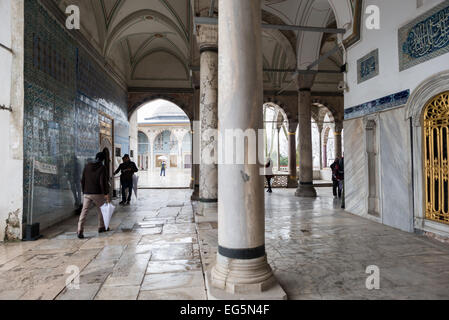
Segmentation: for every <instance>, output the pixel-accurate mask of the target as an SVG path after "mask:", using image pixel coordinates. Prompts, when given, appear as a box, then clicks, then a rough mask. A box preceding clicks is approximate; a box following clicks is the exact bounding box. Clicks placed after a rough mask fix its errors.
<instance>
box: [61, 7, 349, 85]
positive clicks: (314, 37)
mask: <svg viewBox="0 0 449 320" xmlns="http://www.w3.org/2000/svg"><path fill="white" fill-rule="evenodd" d="M54 1H55V2H56V3H57V4H58V5H59V7H60V8H61V10H63V11H65V8H66V7H67V6H68V5H71V4H75V5H78V6H79V8H80V12H81V26H82V27H81V32H82V33H83V34H84V36H85V37H86V38H87V39H88V41H89V42H90V43H91V44H92V45H93V47H94V48H95V49H96V50H97V51H98V52H99V53H100V54H101V55H102V56H104V57H105V59H106V60H107V61H108V63H109V64H110V65H112V66H113V67H114V69H115V70H116V71H117V72H118V73H119V74H120V75H121V77H122V78H123V80H124V81H125V82H126V83H127V85H128V86H129V87H188V88H190V87H192V85H193V83H194V82H195V78H196V76H197V75H196V74H195V72H191V71H190V68H191V67H198V66H199V52H198V47H197V45H196V39H195V35H194V22H193V19H194V18H193V17H194V16H207V15H209V11H210V5H211V0H54ZM218 1H219V0H216V1H214V2H215V10H214V14H215V16H216V15H217V11H218V9H217V8H218ZM333 1H336V0H265V1H264V3H263V12H262V19H263V21H264V23H269V24H289V25H307V26H319V27H326V26H330V25H336V24H339V22H338V21H336V18H335V15H334V11H333V9H332V8H331V5H330V3H332V2H333ZM339 1H342V0H339ZM343 1H349V0H343ZM262 36H263V38H262V39H263V60H264V67H265V68H267V69H268V68H269V69H295V68H296V67H297V66H298V67H303V66H307V65H308V64H310V63H312V62H313V61H314V60H315V59H316V57H317V55H319V54H320V53H321V52H323V50H324V51H326V50H328V49H329V48H332V46H333V45H334V44H335V43H336V41H337V38H336V37H325V38H324V39H323V38H322V34H321V33H312V32H297V31H296V32H294V31H278V30H271V29H264V30H263V35H262ZM341 63H342V57H341V53H339V52H337V53H336V54H334V55H332V56H331V57H330V58H329V59H326V60H325V61H323V62H322V63H321V64H320V66H319V68H324V69H329V68H334V69H336V70H338V69H339V67H340V65H341ZM291 76H292V74H291V73H286V72H284V73H280V72H277V73H275V72H266V73H265V74H264V82H265V87H266V88H267V89H275V90H278V89H279V90H280V89H284V88H285V89H288V90H292V89H294V87H292V81H291V78H292V77H291ZM324 77H325V79H322V78H323V77H321V76H319V77H317V81H316V82H318V84H317V86H318V89H320V90H330V89H332V90H334V91H336V84H337V83H338V81H339V80H341V76H340V75H334V76H327V75H326V76H324Z"/></svg>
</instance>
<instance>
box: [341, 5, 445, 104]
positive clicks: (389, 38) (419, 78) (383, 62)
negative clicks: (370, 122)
mask: <svg viewBox="0 0 449 320" xmlns="http://www.w3.org/2000/svg"><path fill="white" fill-rule="evenodd" d="M363 3H364V8H363V11H362V12H365V8H366V7H367V6H369V5H377V6H378V7H379V9H380V30H368V29H367V28H366V26H365V19H362V21H361V41H360V42H358V43H357V44H355V45H354V46H352V47H350V48H349V49H348V51H347V61H348V74H347V84H348V87H349V91H348V92H346V93H345V109H347V108H352V107H355V106H359V105H361V104H364V103H367V102H370V101H373V100H376V99H379V98H382V97H386V96H389V95H392V94H396V93H399V92H403V91H406V90H410V92H413V90H414V89H415V88H416V87H417V86H418V85H419V84H420V83H421V82H423V81H424V80H425V79H427V78H428V77H431V76H432V75H434V74H436V73H438V72H440V71H442V70H445V69H446V70H447V69H449V43H447V44H446V46H445V47H446V48H447V51H445V50H444V49H443V50H432V48H431V49H429V50H428V52H422V53H420V55H421V54H422V55H423V56H426V58H431V57H434V58H433V59H430V60H426V59H423V58H419V59H417V60H418V62H420V63H419V64H417V65H414V66H412V67H409V68H408V69H406V70H403V71H400V70H401V66H400V54H399V53H400V52H401V56H403V54H402V53H404V50H405V51H407V44H410V42H409V43H407V37H408V35H409V32H410V30H411V26H410V28H405V29H403V32H402V33H403V34H401V39H399V38H400V36H399V30H400V29H401V28H402V27H406V26H407V25H408V24H410V23H412V25H413V24H414V23H415V24H416V23H417V22H419V21H414V19H415V18H417V17H420V16H421V15H423V14H426V13H428V12H430V13H432V12H431V10H432V9H433V8H435V6H438V5H441V7H440V9H444V8H447V7H449V1H447V0H426V1H424V3H423V5H422V6H420V7H418V6H417V1H413V0H398V1H380V0H364V1H363ZM448 10H449V9H448ZM438 11H440V10H437V12H438ZM446 15H447V12H446ZM363 17H365V18H366V17H367V16H366V15H364V16H363ZM445 19H446V24H447V16H446V18H445ZM424 20H425V19H424ZM443 36H444V37H446V38H447V37H448V34H447V33H446V35H444V34H443ZM424 40H425V39H424ZM404 45H405V49H404ZM376 49H378V50H379V52H378V60H379V61H378V62H379V66H378V67H379V70H378V72H379V74H378V75H377V76H375V77H373V78H371V79H369V80H367V81H364V82H361V83H360V84H359V83H358V82H359V81H358V80H359V78H360V75H358V72H357V70H358V68H357V62H358V61H359V60H360V59H361V58H363V57H364V56H366V55H367V54H369V53H370V52H372V51H374V50H376ZM444 52H446V53H444ZM436 53H437V54H439V53H444V54H442V55H439V56H437V55H436ZM405 57H406V56H405ZM402 59H403V60H404V59H405V58H402ZM406 60H407V59H406ZM408 60H410V57H409V59H408ZM411 65H412V64H409V65H408V66H411Z"/></svg>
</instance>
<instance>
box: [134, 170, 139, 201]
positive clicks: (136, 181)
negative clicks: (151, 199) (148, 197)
mask: <svg viewBox="0 0 449 320" xmlns="http://www.w3.org/2000/svg"><path fill="white" fill-rule="evenodd" d="M138 183H139V176H137V175H135V174H133V190H134V194H135V195H136V199H137V185H138Z"/></svg>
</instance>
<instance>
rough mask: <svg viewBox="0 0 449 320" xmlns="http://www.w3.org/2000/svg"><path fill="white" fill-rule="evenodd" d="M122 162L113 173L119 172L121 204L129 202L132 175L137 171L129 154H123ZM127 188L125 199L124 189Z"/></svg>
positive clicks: (131, 191)
mask: <svg viewBox="0 0 449 320" xmlns="http://www.w3.org/2000/svg"><path fill="white" fill-rule="evenodd" d="M122 159H123V163H122V164H121V165H120V166H119V167H118V169H117V170H116V171H115V173H114V174H117V173H119V172H121V173H122V174H121V176H120V184H121V185H122V202H120V204H121V205H124V204H127V205H129V203H130V202H131V196H132V194H133V175H134V173H136V172H138V171H139V170H138V169H137V166H136V164H135V163H134V162H132V161H131V159H130V158H129V155H127V154H125V155H124V156H123V158H122ZM127 190H128V199H126V191H127Z"/></svg>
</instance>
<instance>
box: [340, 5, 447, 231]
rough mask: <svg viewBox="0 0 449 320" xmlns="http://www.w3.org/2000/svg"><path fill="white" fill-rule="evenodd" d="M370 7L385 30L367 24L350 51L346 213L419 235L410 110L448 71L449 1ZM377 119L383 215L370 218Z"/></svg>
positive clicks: (347, 98) (363, 23) (378, 173)
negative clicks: (416, 96)
mask: <svg viewBox="0 0 449 320" xmlns="http://www.w3.org/2000/svg"><path fill="white" fill-rule="evenodd" d="M369 5H377V6H378V7H379V8H380V30H368V29H367V28H366V26H365V21H364V19H362V33H361V41H360V42H359V43H357V44H355V45H354V46H353V47H351V48H349V49H348V51H347V60H348V74H347V76H346V78H347V79H346V80H347V83H348V87H349V90H348V91H347V92H345V122H344V125H345V129H344V130H345V141H344V144H345V150H346V152H345V179H346V181H345V188H346V209H347V210H348V211H350V212H352V213H355V214H358V215H361V216H364V217H367V218H370V219H373V220H376V221H378V222H381V223H384V224H386V225H389V226H392V227H395V228H398V229H401V230H404V231H408V232H413V231H414V224H413V220H414V207H413V197H414V195H413V193H414V192H413V179H412V178H413V173H412V143H411V130H410V121H409V120H407V119H406V110H405V109H406V107H405V105H406V104H407V103H408V102H409V99H410V97H411V96H412V93H413V92H414V90H415V89H416V88H417V87H418V86H419V85H420V84H421V83H422V82H424V81H425V80H427V79H428V78H431V77H432V76H435V75H436V74H437V73H439V72H441V71H442V70H448V69H449V32H447V21H449V0H426V1H423V2H417V1H407V0H398V1H380V0H365V1H364V9H365V8H366V7H367V6H369ZM364 9H363V12H365V10H364ZM365 17H366V16H365ZM423 107H424V106H423ZM370 120H373V121H375V123H376V134H377V146H376V152H377V161H378V163H377V168H378V169H377V171H378V172H376V179H378V180H377V186H378V194H379V214H378V215H377V216H376V215H372V214H370V213H369V201H368V198H369V192H370V191H369V190H370V189H369V183H370V181H369V178H368V168H369V164H368V153H367V148H366V143H367V142H366V136H367V128H366V126H367V121H370Z"/></svg>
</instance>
